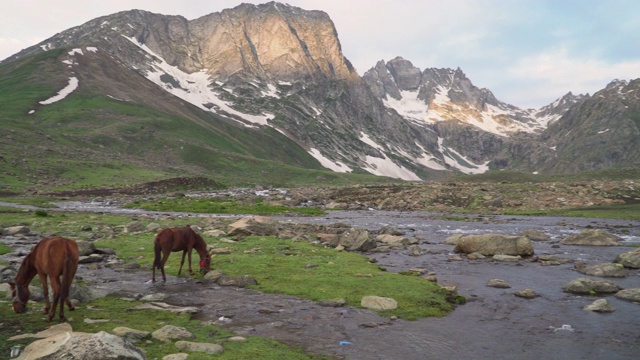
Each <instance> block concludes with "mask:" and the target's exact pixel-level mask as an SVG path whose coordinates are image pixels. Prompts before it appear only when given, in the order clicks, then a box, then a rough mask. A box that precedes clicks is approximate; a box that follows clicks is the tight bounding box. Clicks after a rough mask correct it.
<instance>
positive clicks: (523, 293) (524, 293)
mask: <svg viewBox="0 0 640 360" xmlns="http://www.w3.org/2000/svg"><path fill="white" fill-rule="evenodd" d="M514 295H515V296H517V297H521V298H525V299H533V298H536V297H538V296H540V295H538V293H536V292H535V291H533V290H531V289H524V290H520V291H516V292H515V293H514Z"/></svg>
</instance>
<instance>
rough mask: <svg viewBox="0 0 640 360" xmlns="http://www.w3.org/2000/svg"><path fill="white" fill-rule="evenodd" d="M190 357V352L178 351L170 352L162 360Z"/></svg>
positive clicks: (178, 359) (182, 359)
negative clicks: (175, 352)
mask: <svg viewBox="0 0 640 360" xmlns="http://www.w3.org/2000/svg"><path fill="white" fill-rule="evenodd" d="M188 358H189V354H186V353H177V354H170V355H167V356H165V357H163V358H162V360H187V359H188Z"/></svg>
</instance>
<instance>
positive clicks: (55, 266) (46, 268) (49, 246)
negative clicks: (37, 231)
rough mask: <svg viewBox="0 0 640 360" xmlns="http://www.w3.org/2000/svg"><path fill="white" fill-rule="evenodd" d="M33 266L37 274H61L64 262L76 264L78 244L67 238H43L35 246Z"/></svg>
mask: <svg viewBox="0 0 640 360" xmlns="http://www.w3.org/2000/svg"><path fill="white" fill-rule="evenodd" d="M33 251H34V252H35V265H36V268H38V271H39V272H46V273H58V274H61V273H62V272H63V269H64V267H65V262H66V261H67V259H68V260H70V261H71V262H72V263H75V264H77V263H78V259H79V252H78V244H77V243H76V242H75V241H73V240H71V239H67V238H62V237H55V238H45V239H43V240H42V241H40V242H39V243H38V245H36V247H35V248H34V250H33Z"/></svg>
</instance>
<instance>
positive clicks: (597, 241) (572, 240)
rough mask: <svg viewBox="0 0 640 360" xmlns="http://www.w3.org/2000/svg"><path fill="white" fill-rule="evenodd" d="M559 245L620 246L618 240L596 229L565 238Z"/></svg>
mask: <svg viewBox="0 0 640 360" xmlns="http://www.w3.org/2000/svg"><path fill="white" fill-rule="evenodd" d="M561 243H562V244H565V245H588V246H616V245H619V244H620V239H618V238H617V237H616V236H614V235H611V234H609V233H607V232H606V231H604V230H600V229H596V230H585V231H583V232H581V233H580V234H575V235H570V236H567V237H566V238H564V239H563V240H562V241H561Z"/></svg>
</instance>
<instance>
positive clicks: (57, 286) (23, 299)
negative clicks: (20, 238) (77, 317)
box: [9, 237, 78, 322]
mask: <svg viewBox="0 0 640 360" xmlns="http://www.w3.org/2000/svg"><path fill="white" fill-rule="evenodd" d="M76 270H78V245H77V244H76V242H75V241H73V240H70V239H66V238H61V237H56V238H45V239H42V241H40V242H39V243H38V244H36V246H35V247H34V248H33V250H31V252H30V253H29V255H27V256H26V257H25V258H24V260H22V265H20V269H18V275H16V278H15V280H14V281H13V282H10V283H9V285H11V293H12V295H13V311H15V312H17V313H23V312H25V311H26V309H27V302H28V301H29V296H30V295H31V294H30V293H29V284H30V283H31V280H33V278H34V277H35V276H36V274H38V276H40V282H41V283H42V290H43V292H44V298H45V300H46V307H45V308H44V311H43V312H44V313H45V314H47V313H49V317H48V318H47V321H51V319H53V316H54V315H55V314H56V308H57V307H58V303H60V322H63V321H66V320H67V319H66V318H65V317H64V304H65V303H66V304H67V306H68V307H69V310H73V309H74V308H73V305H72V304H71V301H70V300H69V290H70V289H71V282H72V281H73V278H74V276H75V275H76ZM47 277H49V281H50V282H51V289H52V290H53V306H51V304H50V303H49V289H48V288H47ZM60 277H62V281H61V280H60ZM49 309H51V311H49Z"/></svg>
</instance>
